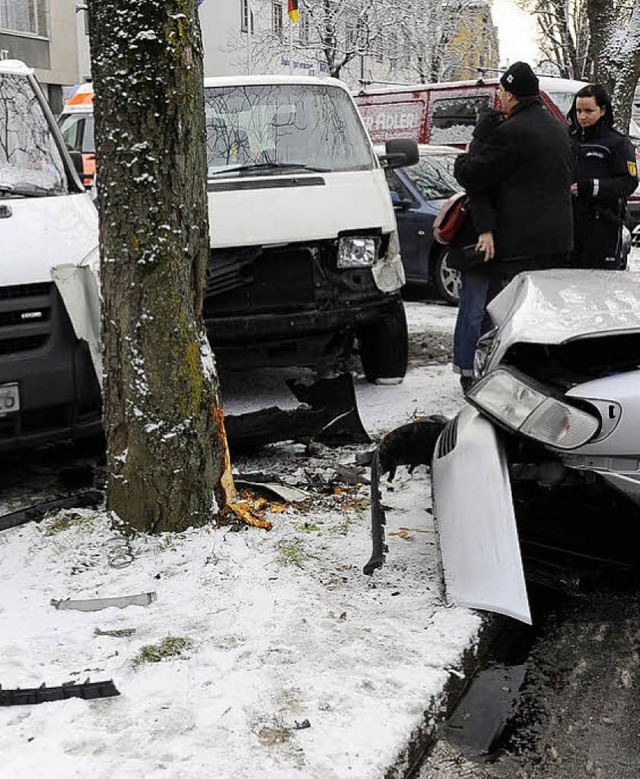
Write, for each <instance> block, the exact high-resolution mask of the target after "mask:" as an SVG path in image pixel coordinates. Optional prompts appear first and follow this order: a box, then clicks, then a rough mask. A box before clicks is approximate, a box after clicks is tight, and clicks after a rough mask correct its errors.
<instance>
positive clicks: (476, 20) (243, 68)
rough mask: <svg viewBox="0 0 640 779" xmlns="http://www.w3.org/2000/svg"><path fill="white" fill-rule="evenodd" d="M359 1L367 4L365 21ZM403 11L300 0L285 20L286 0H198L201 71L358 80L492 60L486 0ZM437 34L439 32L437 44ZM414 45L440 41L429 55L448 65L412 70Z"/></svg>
mask: <svg viewBox="0 0 640 779" xmlns="http://www.w3.org/2000/svg"><path fill="white" fill-rule="evenodd" d="M436 6H438V8H437V9H436V11H435V12H434V9H435V8H436ZM363 7H364V8H367V7H368V11H367V12H366V13H367V15H366V19H365V21H363V15H362V14H363V10H362V9H363ZM452 7H455V11H451V8H452ZM327 9H329V10H327ZM394 9H395V11H394ZM394 13H395V14H400V15H399V16H394V15H393V14H394ZM405 13H406V11H405V8H404V6H402V7H399V6H394V5H393V4H392V3H388V4H386V5H384V6H382V5H381V6H379V8H378V9H377V10H376V4H375V2H368V3H365V4H364V6H363V4H362V3H361V2H360V0H343V1H342V2H339V3H338V2H333V3H331V2H330V3H320V2H317V0H311V1H309V0H307V2H305V0H300V2H299V9H298V19H299V20H298V22H297V23H293V22H291V20H290V19H289V17H288V15H287V0H202V3H201V5H200V22H201V26H202V35H203V40H204V70H205V74H206V75H208V76H224V75H234V74H241V73H307V74H309V75H321V74H323V73H325V74H330V73H335V72H336V69H337V70H338V72H337V75H338V76H339V78H341V79H343V80H344V81H346V82H347V84H348V85H349V86H350V87H352V88H356V87H358V86H360V85H361V84H362V83H387V82H393V83H415V82H417V81H425V80H447V81H450V80H455V79H461V78H474V77H475V76H477V75H478V70H479V69H481V68H486V69H494V68H497V67H498V61H499V52H498V34H497V28H496V27H495V25H494V24H493V20H492V18H491V7H490V2H489V0H468V2H465V1H464V0H457V2H456V3H452V4H451V6H449V5H448V4H447V2H446V0H445V2H442V0H440V4H438V0H421V2H419V3H418V4H415V5H413V6H412V10H411V13H413V14H414V18H413V19H409V20H407V18H406V16H405V15H404V14H405ZM442 14H444V15H445V17H446V15H447V14H451V21H450V22H449V24H450V25H452V29H451V30H450V32H449V33H448V34H444V35H443V32H442V27H443V21H442V18H441V17H442ZM430 16H435V17H436V18H437V25H436V24H435V23H433V24H432V23H431V21H430ZM407 22H408V23H407ZM434 22H435V19H434ZM446 24H447V22H446V21H445V22H444V26H445V27H446ZM408 28H413V29H414V31H415V30H416V29H419V30H420V32H419V34H417V35H415V34H414V36H413V37H408V38H407V37H403V34H402V32H401V30H402V29H404V30H406V29H408ZM328 33H330V34H328ZM328 39H330V40H331V41H332V44H331V46H329V47H328V46H327V45H326V41H327V40H328ZM441 39H444V40H447V43H446V44H445V45H444V46H443V45H441V44H440V43H439V41H440V40H441ZM420 47H424V48H425V49H429V48H431V52H430V53H429V56H430V57H431V58H434V52H433V50H434V49H440V51H438V52H437V58H438V59H439V60H443V59H445V60H446V59H447V58H448V59H449V60H450V62H451V64H450V65H449V66H448V70H447V71H446V72H445V73H442V74H441V75H440V77H436V78H432V79H429V78H425V77H424V76H423V75H420V72H419V70H418V69H417V68H416V67H415V60H416V57H415V56H414V53H415V52H416V50H418V49H419V48H420ZM443 48H444V49H446V51H445V52H444V56H443V52H442V49H443ZM328 51H329V53H328ZM341 63H344V64H341Z"/></svg>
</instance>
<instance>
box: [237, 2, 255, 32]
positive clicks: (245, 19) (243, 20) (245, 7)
mask: <svg viewBox="0 0 640 779" xmlns="http://www.w3.org/2000/svg"><path fill="white" fill-rule="evenodd" d="M249 1H250V0H240V32H247V31H248V29H249ZM251 32H253V13H252V14H251Z"/></svg>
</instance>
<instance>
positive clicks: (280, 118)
mask: <svg viewBox="0 0 640 779" xmlns="http://www.w3.org/2000/svg"><path fill="white" fill-rule="evenodd" d="M205 112H206V124H207V165H208V175H209V177H215V176H223V175H234V176H243V175H244V176H246V175H273V173H274V172H275V173H278V172H282V170H283V169H286V170H287V171H291V170H294V169H296V168H298V169H301V170H305V169H306V170H313V171H355V170H371V169H372V168H373V167H374V166H375V165H376V163H375V158H374V156H373V153H372V150H371V146H370V143H369V140H368V138H367V136H366V133H365V131H364V128H363V126H362V122H361V120H360V117H359V115H358V112H357V110H356V108H355V106H354V105H353V103H352V102H351V99H350V97H349V95H348V94H347V93H346V92H344V91H343V90H342V89H340V88H339V87H335V86H332V85H325V84H319V85H315V84H256V85H250V86H247V85H242V86H229V87H227V86H224V87H217V86H216V87H205Z"/></svg>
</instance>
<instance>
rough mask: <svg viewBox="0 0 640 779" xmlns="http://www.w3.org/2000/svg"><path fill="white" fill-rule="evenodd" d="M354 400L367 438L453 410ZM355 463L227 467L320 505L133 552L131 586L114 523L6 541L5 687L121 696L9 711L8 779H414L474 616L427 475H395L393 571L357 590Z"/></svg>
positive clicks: (3, 743) (365, 531)
mask: <svg viewBox="0 0 640 779" xmlns="http://www.w3.org/2000/svg"><path fill="white" fill-rule="evenodd" d="M425 310H426V309H425ZM416 311H419V312H420V313H421V315H422V310H421V309H420V310H418V308H417V307H416ZM424 315H425V316H428V314H424ZM438 316H445V317H447V322H446V323H445V325H446V326H450V324H451V313H450V312H449V313H447V312H446V310H444V314H443V313H442V310H438ZM428 324H429V322H426V324H425V323H417V324H416V322H415V321H414V323H413V326H414V327H421V326H423V325H424V326H426V325H428ZM358 392H359V393H363V394H364V395H370V398H369V401H368V402H367V409H368V411H367V415H368V416H369V420H368V422H367V420H365V423H366V424H373V423H376V420H377V424H378V426H380V425H387V424H388V425H389V427H393V426H395V425H397V424H402V423H403V422H405V421H407V420H408V419H409V418H411V416H412V415H413V414H414V413H417V414H418V415H426V414H429V413H435V412H438V411H440V412H444V413H446V414H451V413H453V412H454V411H455V409H456V407H457V406H458V405H459V403H460V399H461V396H460V393H459V389H458V387H457V384H456V381H455V377H454V376H453V375H452V373H451V368H450V366H446V365H434V366H430V367H428V368H420V369H416V370H413V371H412V372H411V373H410V374H409V375H408V377H407V380H406V381H405V382H404V384H403V385H400V388H398V387H395V388H394V387H385V388H370V387H368V386H365V385H362V386H360V385H359V387H358ZM385 414H386V416H385ZM363 416H364V415H363ZM372 420H373V422H372ZM356 451H357V450H356V448H348V447H347V448H343V449H340V450H329V449H326V448H325V447H318V448H317V449H314V451H313V453H309V452H307V451H305V449H304V447H303V446H301V445H292V444H289V445H283V446H280V447H269V448H268V449H267V450H265V454H264V456H263V457H261V458H260V459H259V460H256V459H255V458H253V459H251V460H250V461H245V462H239V463H236V466H237V467H238V468H240V469H241V470H243V469H249V468H251V469H253V470H262V471H270V470H271V471H275V472H279V473H281V474H286V477H285V478H286V481H287V482H289V483H291V484H296V485H297V486H299V487H300V486H301V485H303V484H306V485H307V487H306V491H307V492H308V493H309V499H308V500H307V501H305V502H304V503H303V504H301V505H298V506H295V507H294V506H290V507H288V508H287V509H286V510H285V511H277V510H275V509H274V511H273V513H272V514H271V515H270V516H269V519H270V520H271V521H272V522H273V529H272V530H271V531H270V532H265V531H263V530H256V529H247V530H242V531H240V532H234V531H233V530H232V529H231V528H229V527H226V528H225V527H222V528H217V529H215V528H201V529H193V530H189V531H187V532H186V533H184V534H182V535H180V536H174V535H165V536H158V537H141V538H137V539H135V540H134V541H133V543H132V552H133V560H132V562H131V563H130V564H129V565H128V566H126V567H124V568H115V567H113V565H112V564H111V563H110V560H111V562H113V558H114V554H115V553H117V551H118V548H117V547H118V543H119V542H118V535H117V534H116V533H115V532H114V531H113V530H112V529H111V527H110V525H109V518H108V517H107V516H106V514H105V513H104V512H100V511H90V510H82V511H77V512H60V513H58V514H57V515H55V516H53V517H50V518H48V519H46V520H45V521H43V522H42V523H40V524H38V525H35V524H31V525H25V526H23V527H20V528H16V529H13V530H9V531H5V532H3V533H0V620H1V625H2V629H1V631H0V684H1V685H2V687H3V688H4V689H5V690H6V689H8V688H15V687H23V688H24V687H38V686H39V685H41V684H42V683H43V682H44V683H46V684H47V685H50V686H54V685H60V684H63V683H65V682H69V681H76V682H83V681H85V680H86V679H87V678H90V679H91V681H99V680H104V679H113V681H114V683H115V685H116V687H117V689H118V690H119V692H120V695H119V696H118V697H113V698H107V699H104V700H98V701H85V700H80V699H69V700H65V701H57V702H50V703H43V704H38V705H34V706H19V707H8V708H2V709H0V753H1V754H2V768H1V770H0V775H1V776H2V777H3V779H39V778H40V777H42V778H43V779H44V777H46V779H75V778H77V779H86V777H89V776H91V777H94V778H95V779H129V778H131V779H134V777H135V779H139V778H140V777H145V779H156V778H157V779H160V777H162V778H163V779H167V778H170V779H205V777H206V779H212V778H214V779H254V777H255V778H256V779H257V778H258V777H260V778H261V779H265V778H267V779H289V777H291V778H293V777H296V778H298V779H299V778H302V779H344V778H345V777H354V778H355V777H357V778H358V779H376V778H377V777H380V778H382V777H388V776H398V777H400V776H403V772H404V770H405V769H406V768H407V767H408V760H409V750H410V746H411V744H412V743H413V742H414V741H415V740H416V738H417V737H418V736H419V735H420V734H424V733H425V732H427V731H428V729H429V728H430V727H431V725H432V723H433V719H434V718H435V717H437V716H438V714H439V710H440V707H441V704H442V696H443V691H444V690H445V688H446V686H447V684H448V682H449V681H450V680H451V679H457V678H458V677H459V675H460V668H461V666H462V661H463V656H464V654H465V652H466V651H467V650H469V649H472V648H473V647H474V645H475V641H476V638H477V632H478V629H479V627H480V624H481V617H480V615H479V614H478V613H475V612H472V611H470V610H467V609H462V608H449V607H446V606H445V605H444V604H443V601H442V593H441V589H440V582H439V577H438V565H437V553H436V547H435V543H434V541H435V539H434V529H433V524H432V519H431V515H430V514H429V513H428V512H427V511H426V508H427V506H428V505H429V503H430V486H429V483H428V478H427V476H426V473H425V469H424V468H421V469H418V470H417V471H416V472H415V473H414V474H413V475H412V476H409V475H408V474H407V472H406V470H405V469H400V470H399V472H398V475H397V476H396V479H395V481H394V482H393V483H392V485H391V489H388V490H387V492H386V494H385V495H384V497H383V502H384V503H385V505H387V506H392V507H393V510H390V511H388V512H387V518H388V526H387V541H388V545H389V554H388V555H387V563H386V565H385V566H384V567H383V568H382V569H381V570H379V571H376V572H375V574H374V575H373V577H371V578H369V577H365V576H364V575H363V573H362V566H363V565H364V563H365V562H366V561H367V559H368V557H369V554H370V548H371V547H370V537H369V522H370V515H369V488H368V486H366V485H361V486H357V485H356V484H354V485H351V486H349V485H342V486H338V484H337V481H336V478H337V477H336V471H335V467H336V465H340V464H342V465H351V466H353V458H354V454H355V452H356ZM364 475H365V476H368V472H367V471H366V469H365V470H364ZM309 485H315V486H309ZM2 501H3V503H2V505H0V509H2V513H4V512H6V511H8V510H10V507H9V506H8V505H7V504H6V496H2ZM151 591H154V592H156V593H157V600H156V601H155V602H153V603H150V604H149V605H146V606H129V607H127V608H123V609H118V608H113V607H112V608H108V609H106V610H103V611H96V612H89V613H85V612H79V611H72V610H65V611H58V610H56V609H55V608H54V607H53V606H52V605H51V604H50V600H51V599H64V598H74V599H75V598H105V597H114V596H121V595H132V594H136V593H142V592H151ZM145 647H146V649H145ZM149 647H152V648H153V649H149ZM154 651H155V654H156V656H154ZM163 654H164V657H162V658H161V657H160V655H163ZM154 660H159V661H157V662H154Z"/></svg>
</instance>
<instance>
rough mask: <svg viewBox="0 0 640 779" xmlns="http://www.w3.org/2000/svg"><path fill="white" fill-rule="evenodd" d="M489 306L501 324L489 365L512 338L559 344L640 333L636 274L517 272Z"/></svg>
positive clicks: (497, 359) (639, 287) (498, 358)
mask: <svg viewBox="0 0 640 779" xmlns="http://www.w3.org/2000/svg"><path fill="white" fill-rule="evenodd" d="M487 310H488V312H489V315H490V316H491V319H492V321H493V322H494V323H495V324H496V326H497V327H498V328H499V330H498V332H497V335H496V339H495V341H494V345H493V348H492V352H491V366H494V365H497V364H498V363H499V362H500V361H501V360H502V358H503V357H504V355H505V353H506V352H507V350H508V349H509V347H510V346H511V345H512V344H514V343H538V344H562V343H566V342H568V341H572V340H575V339H578V338H599V337H602V336H606V335H612V334H615V333H630V332H640V273H632V272H630V271H611V270H569V269H562V270H545V271H535V272H533V273H521V274H519V275H518V276H516V277H515V279H514V280H513V281H512V282H511V283H510V284H508V285H507V286H506V287H505V288H504V289H503V290H502V292H501V293H500V294H499V295H497V296H496V297H495V298H494V299H493V300H492V301H491V303H490V304H489V305H488V306H487Z"/></svg>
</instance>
